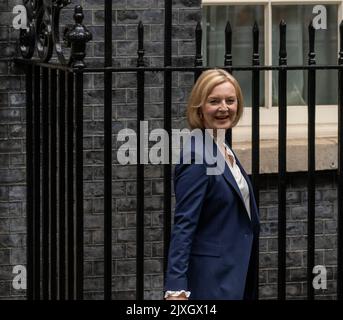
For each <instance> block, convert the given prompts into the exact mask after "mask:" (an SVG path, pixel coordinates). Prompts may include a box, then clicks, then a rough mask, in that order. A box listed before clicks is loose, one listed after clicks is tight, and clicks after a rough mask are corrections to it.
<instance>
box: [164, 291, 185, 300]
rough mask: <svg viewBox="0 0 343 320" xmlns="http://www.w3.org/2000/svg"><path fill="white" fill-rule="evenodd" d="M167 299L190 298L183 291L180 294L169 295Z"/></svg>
mask: <svg viewBox="0 0 343 320" xmlns="http://www.w3.org/2000/svg"><path fill="white" fill-rule="evenodd" d="M166 300H188V298H187V297H186V295H185V293H184V292H182V293H181V294H179V295H178V296H168V297H167V298H166Z"/></svg>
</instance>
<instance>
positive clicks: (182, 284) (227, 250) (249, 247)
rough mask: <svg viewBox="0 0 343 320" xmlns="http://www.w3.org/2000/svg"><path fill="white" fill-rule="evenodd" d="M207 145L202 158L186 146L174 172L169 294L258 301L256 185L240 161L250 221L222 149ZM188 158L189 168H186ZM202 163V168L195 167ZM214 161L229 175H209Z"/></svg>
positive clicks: (192, 147)
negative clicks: (174, 202) (173, 212)
mask: <svg viewBox="0 0 343 320" xmlns="http://www.w3.org/2000/svg"><path fill="white" fill-rule="evenodd" d="M201 132H202V133H203V137H205V136H206V135H208V133H207V132H205V130H201ZM195 140H196V141H199V140H197V139H195ZM204 141H205V140H204V139H203V141H202V142H203V143H202V146H201V147H202V150H203V151H202V154H201V152H199V150H200V151H201V148H200V149H199V148H197V147H196V143H194V141H192V143H189V144H187V145H188V147H186V148H184V150H183V151H182V153H181V161H180V164H177V165H176V166H175V175H174V188H175V197H176V205H175V216H174V226H173V231H172V236H171V243H170V247H169V256H168V267H167V271H166V277H165V288H164V289H165V290H182V289H183V290H189V291H191V296H190V299H220V300H241V299H255V297H256V292H257V284H256V280H257V259H258V256H257V255H258V251H257V247H258V241H257V240H258V233H259V218H258V211H257V206H256V202H255V198H254V194H253V189H252V185H251V183H250V180H249V178H248V176H247V174H246V173H245V171H244V169H243V168H242V166H241V164H240V163H239V161H238V159H237V157H236V162H237V164H238V166H239V168H240V170H241V172H242V174H243V176H244V178H245V179H246V181H247V183H248V186H249V190H250V211H251V220H250V218H249V216H248V213H247V211H246V208H245V205H244V201H243V198H242V196H241V193H240V190H239V187H238V185H237V183H236V181H235V178H234V177H233V175H232V173H231V170H230V168H229V167H228V166H227V164H226V163H225V160H224V158H223V156H222V154H221V153H220V151H219V150H218V147H217V145H216V144H215V143H213V147H212V148H210V149H209V148H208V145H206V146H205V143H204ZM211 151H212V153H211ZM186 154H187V157H188V158H190V160H191V163H189V164H184V163H182V162H183V161H184V159H185V157H186ZM199 157H200V158H202V162H203V163H202V164H197V163H196V159H199ZM215 157H217V162H218V160H219V159H221V160H222V161H224V168H223V171H224V172H222V173H221V174H217V175H213V174H208V169H209V168H211V167H212V168H213V167H214V166H215V165H216V164H217V162H216V161H213V160H215V159H216V158H215ZM220 157H221V158H220Z"/></svg>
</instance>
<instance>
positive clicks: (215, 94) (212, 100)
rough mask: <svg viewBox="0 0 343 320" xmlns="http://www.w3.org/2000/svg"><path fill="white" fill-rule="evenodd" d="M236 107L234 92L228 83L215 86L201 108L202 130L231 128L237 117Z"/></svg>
mask: <svg viewBox="0 0 343 320" xmlns="http://www.w3.org/2000/svg"><path fill="white" fill-rule="evenodd" d="M237 106H238V102H237V95H236V90H235V87H234V86H233V85H232V84H231V83H230V82H229V81H225V82H223V83H221V84H219V85H217V86H215V87H214V88H213V90H212V91H211V93H210V94H209V95H208V97H207V99H206V101H205V103H204V104H203V105H202V106H201V112H202V121H203V125H204V128H206V129H229V128H232V126H233V122H234V120H235V118H236V115H237Z"/></svg>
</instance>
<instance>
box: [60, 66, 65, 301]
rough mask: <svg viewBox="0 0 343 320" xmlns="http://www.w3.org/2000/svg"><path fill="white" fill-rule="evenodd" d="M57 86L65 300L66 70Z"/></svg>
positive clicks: (61, 286) (62, 269)
mask: <svg viewBox="0 0 343 320" xmlns="http://www.w3.org/2000/svg"><path fill="white" fill-rule="evenodd" d="M58 78H59V86H58V94H59V99H58V101H59V110H58V111H59V119H58V124H59V163H58V169H59V170H58V172H59V179H58V183H59V192H58V194H59V199H58V203H59V299H60V300H65V296H66V295H65V290H66V282H65V281H66V271H65V269H66V268H65V249H66V246H65V236H66V219H65V214H66V197H65V192H66V188H65V183H66V170H65V165H66V161H65V156H66V152H65V147H66V146H65V138H66V135H65V121H66V119H65V111H66V110H65V100H66V92H65V91H66V86H65V84H66V72H65V71H62V70H60V71H59V73H58Z"/></svg>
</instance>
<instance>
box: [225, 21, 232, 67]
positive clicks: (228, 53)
mask: <svg viewBox="0 0 343 320" xmlns="http://www.w3.org/2000/svg"><path fill="white" fill-rule="evenodd" d="M224 66H227V67H230V66H232V28H231V24H230V22H229V21H228V22H227V23H226V27H225V56H224ZM226 70H227V71H228V72H230V68H226ZM230 73H231V72H230Z"/></svg>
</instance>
